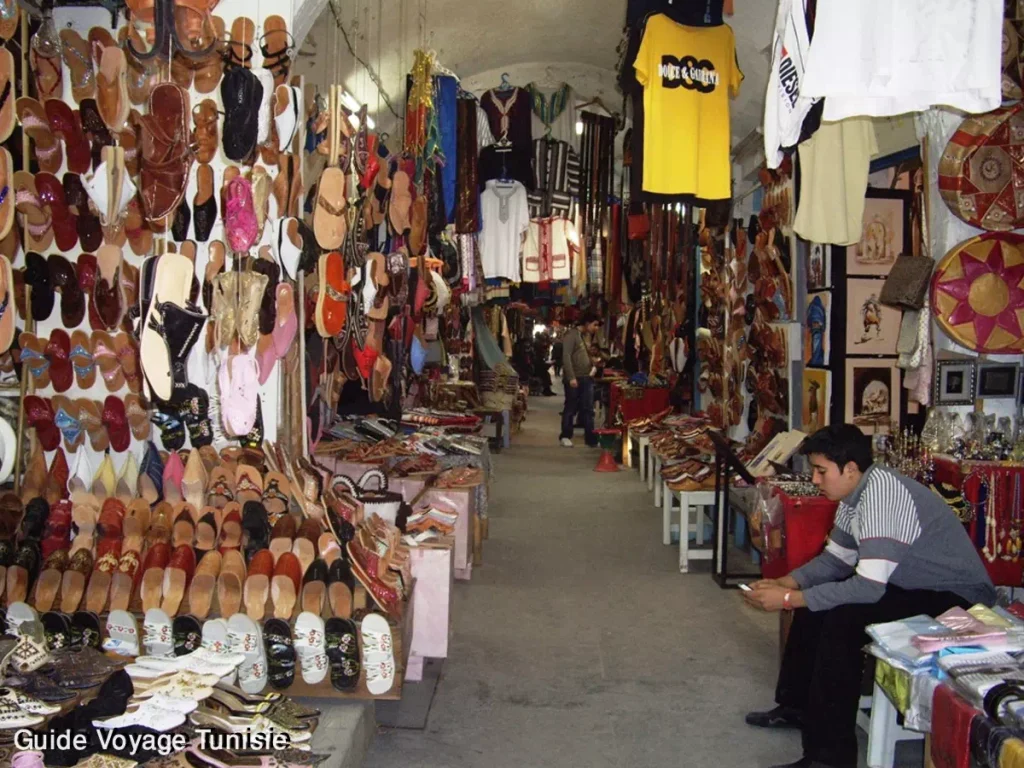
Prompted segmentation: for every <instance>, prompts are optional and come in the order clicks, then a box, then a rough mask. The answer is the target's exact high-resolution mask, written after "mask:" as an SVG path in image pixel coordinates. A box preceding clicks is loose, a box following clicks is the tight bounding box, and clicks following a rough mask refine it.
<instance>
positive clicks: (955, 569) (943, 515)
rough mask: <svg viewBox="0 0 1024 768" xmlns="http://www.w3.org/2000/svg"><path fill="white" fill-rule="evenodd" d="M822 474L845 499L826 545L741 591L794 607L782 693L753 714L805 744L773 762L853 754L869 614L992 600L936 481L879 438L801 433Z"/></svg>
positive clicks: (799, 767)
mask: <svg viewBox="0 0 1024 768" xmlns="http://www.w3.org/2000/svg"><path fill="white" fill-rule="evenodd" d="M801 453H803V454H804V455H805V456H807V457H808V458H809V459H810V463H811V467H812V469H813V473H814V484H815V485H816V486H818V488H819V489H821V492H822V493H823V494H824V495H825V496H826V497H827V498H829V499H832V500H833V501H838V502H839V508H838V509H837V510H836V518H835V526H834V527H833V529H832V533H831V534H830V535H829V538H828V542H827V545H826V547H825V551H824V552H822V554H820V555H818V557H816V558H815V559H814V560H812V561H811V562H809V563H807V564H806V565H804V566H803V567H801V568H797V569H796V570H795V571H793V572H792V573H791V574H789V575H788V576H786V577H784V578H781V579H765V580H763V581H759V582H757V583H755V584H752V585H751V586H752V587H753V590H752V591H751V592H745V593H744V598H745V599H746V600H747V602H748V603H750V604H751V605H752V606H755V607H757V608H760V609H762V610H765V611H780V610H793V625H792V628H791V629H790V632H789V640H788V642H787V643H786V648H785V652H784V653H783V658H782V669H781V670H780V672H779V681H778V686H777V687H776V689H775V701H776V703H777V704H778V706H777V707H775V708H774V709H772V710H769V711H767V712H751V713H750V714H748V715H747V723H749V724H750V725H756V726H760V727H763V728H787V727H791V728H801V729H802V730H803V749H804V756H803V758H802V759H800V760H798V761H796V762H795V763H789V764H788V765H787V766H781V765H780V766H776V768H822V767H823V766H832V767H833V768H852V767H853V766H856V765H857V737H856V721H857V704H858V701H859V699H860V686H861V679H862V676H863V671H864V653H863V650H862V649H863V647H864V646H865V645H866V644H867V642H868V638H867V636H866V635H865V633H864V628H865V627H866V626H868V625H869V624H877V623H880V622H886V621H896V620H898V619H904V618H907V617H909V616H915V615H917V614H922V613H924V614H927V615H929V616H938V615H939V614H940V613H943V612H945V611H947V610H949V609H950V608H952V607H954V606H961V607H964V608H968V607H970V606H971V605H973V604H975V603H984V604H985V605H992V604H993V603H994V602H995V599H996V593H995V588H994V587H993V586H992V581H991V579H989V577H988V574H987V573H986V571H985V568H984V567H983V565H982V562H981V558H980V557H978V553H977V551H976V550H975V548H974V545H973V544H972V543H971V541H970V539H969V538H968V536H967V533H966V532H965V531H964V528H963V525H962V524H961V523H960V521H959V520H957V518H956V516H955V515H954V514H953V511H952V510H951V509H950V508H949V507H948V506H947V505H946V503H945V502H944V501H943V500H942V499H941V498H940V497H939V496H938V494H936V493H935V492H933V491H932V490H930V489H929V488H926V487H925V486H923V485H921V484H920V483H917V482H915V481H914V480H911V479H910V478H907V477H904V476H903V475H900V474H898V473H896V472H894V471H892V470H891V469H888V468H886V467H882V466H877V465H875V464H873V463H872V460H871V439H870V438H869V437H867V436H865V435H864V434H863V433H862V432H861V431H860V430H859V429H858V428H857V427H855V426H853V425H851V424H835V425H832V426H830V427H825V428H824V429H821V430H819V431H817V432H815V433H814V434H813V435H811V436H810V437H809V438H807V440H805V441H804V444H803V446H802V447H801Z"/></svg>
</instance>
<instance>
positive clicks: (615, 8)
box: [294, 0, 775, 144]
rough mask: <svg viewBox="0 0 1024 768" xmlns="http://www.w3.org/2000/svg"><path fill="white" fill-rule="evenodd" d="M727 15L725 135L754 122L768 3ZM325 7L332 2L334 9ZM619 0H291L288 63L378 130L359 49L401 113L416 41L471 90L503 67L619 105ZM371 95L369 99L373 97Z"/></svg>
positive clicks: (523, 79)
mask: <svg viewBox="0 0 1024 768" xmlns="http://www.w3.org/2000/svg"><path fill="white" fill-rule="evenodd" d="M736 5H737V13H736V16H734V17H733V18H732V19H729V23H730V24H731V26H732V27H733V30H734V32H735V35H736V43H737V54H738V57H739V62H740V68H741V69H742V70H743V72H744V74H745V76H746V78H745V80H744V83H743V87H742V89H741V95H740V98H739V99H737V101H736V102H734V103H733V112H732V114H733V122H732V135H733V142H734V144H735V143H737V142H739V141H741V140H742V139H744V138H745V137H746V136H747V135H748V134H749V133H750V131H751V130H753V129H754V128H755V127H756V126H758V125H759V124H760V123H761V119H762V114H763V104H764V90H765V86H766V83H767V71H768V64H769V62H768V57H767V54H766V53H765V51H766V49H767V46H768V44H769V43H770V41H771V34H772V25H773V22H774V16H775V3H773V2H770V0H754V1H753V2H745V3H744V2H737V3H736ZM334 9H337V10H336V11H335V10H334ZM625 9H626V0H360V2H356V3H353V2H350V1H349V0H334V6H333V8H332V7H329V6H328V4H327V0H301V2H299V3H298V4H297V5H296V13H295V24H294V27H295V34H296V38H297V40H298V41H299V42H300V43H302V45H301V51H302V53H301V55H300V57H299V61H298V63H297V65H296V72H297V73H299V74H303V75H305V76H306V78H307V81H309V82H312V83H315V84H316V85H318V86H320V87H321V88H324V87H326V86H327V85H330V84H331V83H344V85H345V87H346V88H347V89H348V90H349V92H351V93H352V94H353V95H354V96H355V97H356V98H357V99H359V100H360V101H365V102H366V103H367V104H368V105H369V111H370V114H371V115H372V116H374V118H375V119H376V120H377V121H378V123H380V125H381V127H382V128H383V129H384V130H393V127H394V125H395V123H396V122H397V120H396V118H395V117H394V116H393V115H392V114H391V113H390V111H389V110H388V107H387V105H386V104H385V101H384V99H383V98H381V99H378V89H377V87H376V86H375V85H374V83H373V82H372V81H371V79H370V78H369V77H368V76H367V74H366V72H365V69H364V68H363V67H362V66H361V65H359V64H358V63H357V62H356V61H355V60H354V58H353V55H352V53H351V51H350V49H349V45H348V43H346V40H345V39H344V36H343V35H342V34H340V33H339V32H338V31H337V26H336V24H335V20H336V18H340V21H341V23H342V26H343V27H344V28H345V30H346V32H347V35H348V38H349V40H348V42H349V43H351V47H352V49H354V51H355V53H356V54H357V56H358V57H359V58H361V59H362V60H363V61H365V62H366V63H368V64H369V65H370V66H371V67H372V68H373V70H374V71H376V72H379V74H380V81H381V84H382V85H383V91H384V92H385V93H386V94H387V95H388V97H389V98H390V100H391V102H392V106H393V107H394V110H395V112H397V113H399V114H401V112H402V106H401V101H402V99H401V93H402V92H403V90H404V76H405V73H406V72H408V70H409V68H410V66H411V63H412V59H413V51H414V50H415V49H416V48H426V49H432V50H433V51H435V52H436V54H437V59H438V61H440V63H441V64H442V65H443V66H445V67H447V68H448V69H450V70H451V71H452V72H454V73H455V74H457V75H458V76H459V77H460V78H461V80H462V84H463V87H464V88H466V89H467V90H471V91H474V92H481V91H483V90H486V89H487V88H490V87H493V86H494V85H497V84H498V83H499V82H500V79H501V73H502V72H508V73H509V75H510V80H511V82H513V83H515V84H520V85H524V84H526V83H528V82H531V81H536V82H541V83H544V82H548V83H555V82H561V81H565V82H568V83H569V84H570V85H572V86H573V88H574V89H575V90H576V92H577V95H578V96H579V97H580V98H582V99H587V100H589V99H592V98H594V97H600V98H601V100H602V101H603V102H604V103H605V105H607V106H608V107H609V108H611V109H612V110H621V104H622V97H621V95H619V94H618V93H617V92H616V90H615V69H616V66H617V63H618V54H617V52H616V48H617V46H618V45H619V42H620V40H621V37H622V25H623V20H624V18H625ZM378 102H379V106H378Z"/></svg>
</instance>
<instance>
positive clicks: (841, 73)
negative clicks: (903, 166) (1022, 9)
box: [800, 0, 1003, 121]
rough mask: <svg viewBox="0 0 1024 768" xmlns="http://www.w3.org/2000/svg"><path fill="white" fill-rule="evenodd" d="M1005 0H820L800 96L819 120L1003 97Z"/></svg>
mask: <svg viewBox="0 0 1024 768" xmlns="http://www.w3.org/2000/svg"><path fill="white" fill-rule="evenodd" d="M1002 29H1003V0H856V2H852V3H851V2H850V1H849V0H818V6H817V12H816V16H815V21H814V40H813V41H812V42H811V47H810V51H809V53H808V58H807V71H806V72H805V75H804V82H803V85H802V86H801V89H800V95H801V96H803V97H807V98H819V97H824V98H825V109H824V114H823V115H822V119H823V120H833V121H834V120H842V119H844V118H847V117H851V116H854V115H872V116H875V117H887V116H892V115H901V114H904V113H907V112H921V111H924V110H927V109H929V108H930V107H932V106H937V105H943V106H948V107H954V108H957V109H961V110H963V111H965V112H971V113H977V112H988V111H989V110H992V109H995V108H996V107H998V106H999V105H1000V103H1001V102H1002Z"/></svg>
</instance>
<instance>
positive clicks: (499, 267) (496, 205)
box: [480, 181, 530, 283]
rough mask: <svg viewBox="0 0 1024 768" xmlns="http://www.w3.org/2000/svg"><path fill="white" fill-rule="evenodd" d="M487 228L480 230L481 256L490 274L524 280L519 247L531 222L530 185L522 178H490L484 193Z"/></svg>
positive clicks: (484, 224)
mask: <svg viewBox="0 0 1024 768" xmlns="http://www.w3.org/2000/svg"><path fill="white" fill-rule="evenodd" d="M480 213H481V216H482V218H483V230H482V231H481V232H480V260H481V262H482V263H483V266H484V276H485V277H487V278H496V277H501V278H505V279H508V280H511V281H512V282H515V283H518V282H520V281H521V280H522V270H521V269H520V260H519V248H520V243H521V242H522V235H523V232H525V231H526V229H527V228H528V227H529V226H530V210H529V207H528V205H527V202H526V189H525V188H524V187H523V185H522V184H520V183H519V182H515V181H514V182H512V183H511V184H509V185H504V184H501V183H500V182H496V181H489V182H487V188H486V189H485V190H484V191H483V193H482V194H481V195H480Z"/></svg>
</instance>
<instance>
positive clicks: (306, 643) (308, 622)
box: [294, 611, 329, 685]
mask: <svg viewBox="0 0 1024 768" xmlns="http://www.w3.org/2000/svg"><path fill="white" fill-rule="evenodd" d="M294 636H295V641H294V642H295V652H296V653H297V654H298V656H299V664H300V666H301V669H302V679H303V680H305V681H306V682H307V683H309V684H310V685H316V684H317V683H320V682H323V680H324V679H325V678H326V677H327V670H328V667H329V665H328V662H327V647H326V644H325V638H324V620H323V619H321V618H320V617H319V616H317V615H316V614H315V613H311V612H310V611H303V612H302V613H300V614H299V618H298V619H296V620H295V632H294Z"/></svg>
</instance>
